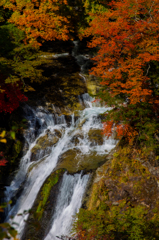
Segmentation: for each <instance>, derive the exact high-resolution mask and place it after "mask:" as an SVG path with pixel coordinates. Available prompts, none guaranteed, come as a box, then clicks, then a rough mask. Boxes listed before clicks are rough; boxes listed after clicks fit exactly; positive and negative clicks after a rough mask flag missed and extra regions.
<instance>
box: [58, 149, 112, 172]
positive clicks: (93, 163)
mask: <svg viewBox="0 0 159 240" xmlns="http://www.w3.org/2000/svg"><path fill="white" fill-rule="evenodd" d="M107 155H108V154H107V153H106V154H104V155H98V154H97V153H96V152H91V153H87V154H83V153H82V152H81V151H80V150H79V149H77V148H74V149H70V150H68V151H66V152H65V153H63V154H62V155H61V156H60V157H59V161H58V163H57V169H59V168H65V169H67V171H68V172H69V173H76V172H79V171H81V170H84V169H85V170H86V171H90V170H93V169H97V168H98V167H99V166H100V165H102V164H103V163H104V162H105V161H106V160H107Z"/></svg>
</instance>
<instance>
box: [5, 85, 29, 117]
mask: <svg viewBox="0 0 159 240" xmlns="http://www.w3.org/2000/svg"><path fill="white" fill-rule="evenodd" d="M24 101H27V97H26V96H24V94H23V93H22V92H21V91H20V89H19V87H18V86H16V85H12V84H5V86H4V87H3V90H2V91H1V93H0V112H9V113H11V112H12V111H13V110H15V109H16V108H18V107H19V102H24Z"/></svg>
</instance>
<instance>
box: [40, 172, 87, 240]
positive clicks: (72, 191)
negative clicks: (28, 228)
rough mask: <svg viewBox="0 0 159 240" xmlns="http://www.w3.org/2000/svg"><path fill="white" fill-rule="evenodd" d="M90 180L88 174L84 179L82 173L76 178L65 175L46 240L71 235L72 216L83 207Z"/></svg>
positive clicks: (75, 176) (76, 175)
mask: <svg viewBox="0 0 159 240" xmlns="http://www.w3.org/2000/svg"><path fill="white" fill-rule="evenodd" d="M88 178H89V175H88V174H87V175H84V176H83V177H82V173H81V174H75V175H74V176H72V175H67V174H64V176H63V181H62V186H61V189H60V192H59V195H58V198H57V206H56V209H55V214H54V216H53V221H52V222H53V224H52V227H51V230H50V231H49V233H48V234H47V236H46V238H45V240H54V239H57V238H56V236H62V235H65V236H67V235H69V231H70V227H71V224H72V220H73V218H72V216H73V215H75V214H76V213H77V212H78V210H79V208H80V206H81V201H82V196H83V193H84V191H85V187H86V184H87V181H88Z"/></svg>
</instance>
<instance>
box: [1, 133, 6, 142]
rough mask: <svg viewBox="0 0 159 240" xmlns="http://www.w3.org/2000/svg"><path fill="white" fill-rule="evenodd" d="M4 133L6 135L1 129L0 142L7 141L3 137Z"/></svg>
mask: <svg viewBox="0 0 159 240" xmlns="http://www.w3.org/2000/svg"><path fill="white" fill-rule="evenodd" d="M5 135H6V131H2V132H1V133H0V142H2V143H7V140H6V139H5V138H4V137H5Z"/></svg>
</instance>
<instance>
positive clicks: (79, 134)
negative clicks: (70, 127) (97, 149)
mask: <svg viewBox="0 0 159 240" xmlns="http://www.w3.org/2000/svg"><path fill="white" fill-rule="evenodd" d="M83 138H84V136H83V133H82V132H77V133H76V134H75V135H74V136H73V137H72V138H71V140H70V142H72V143H74V144H75V146H76V145H78V144H79V142H80V139H83Z"/></svg>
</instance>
